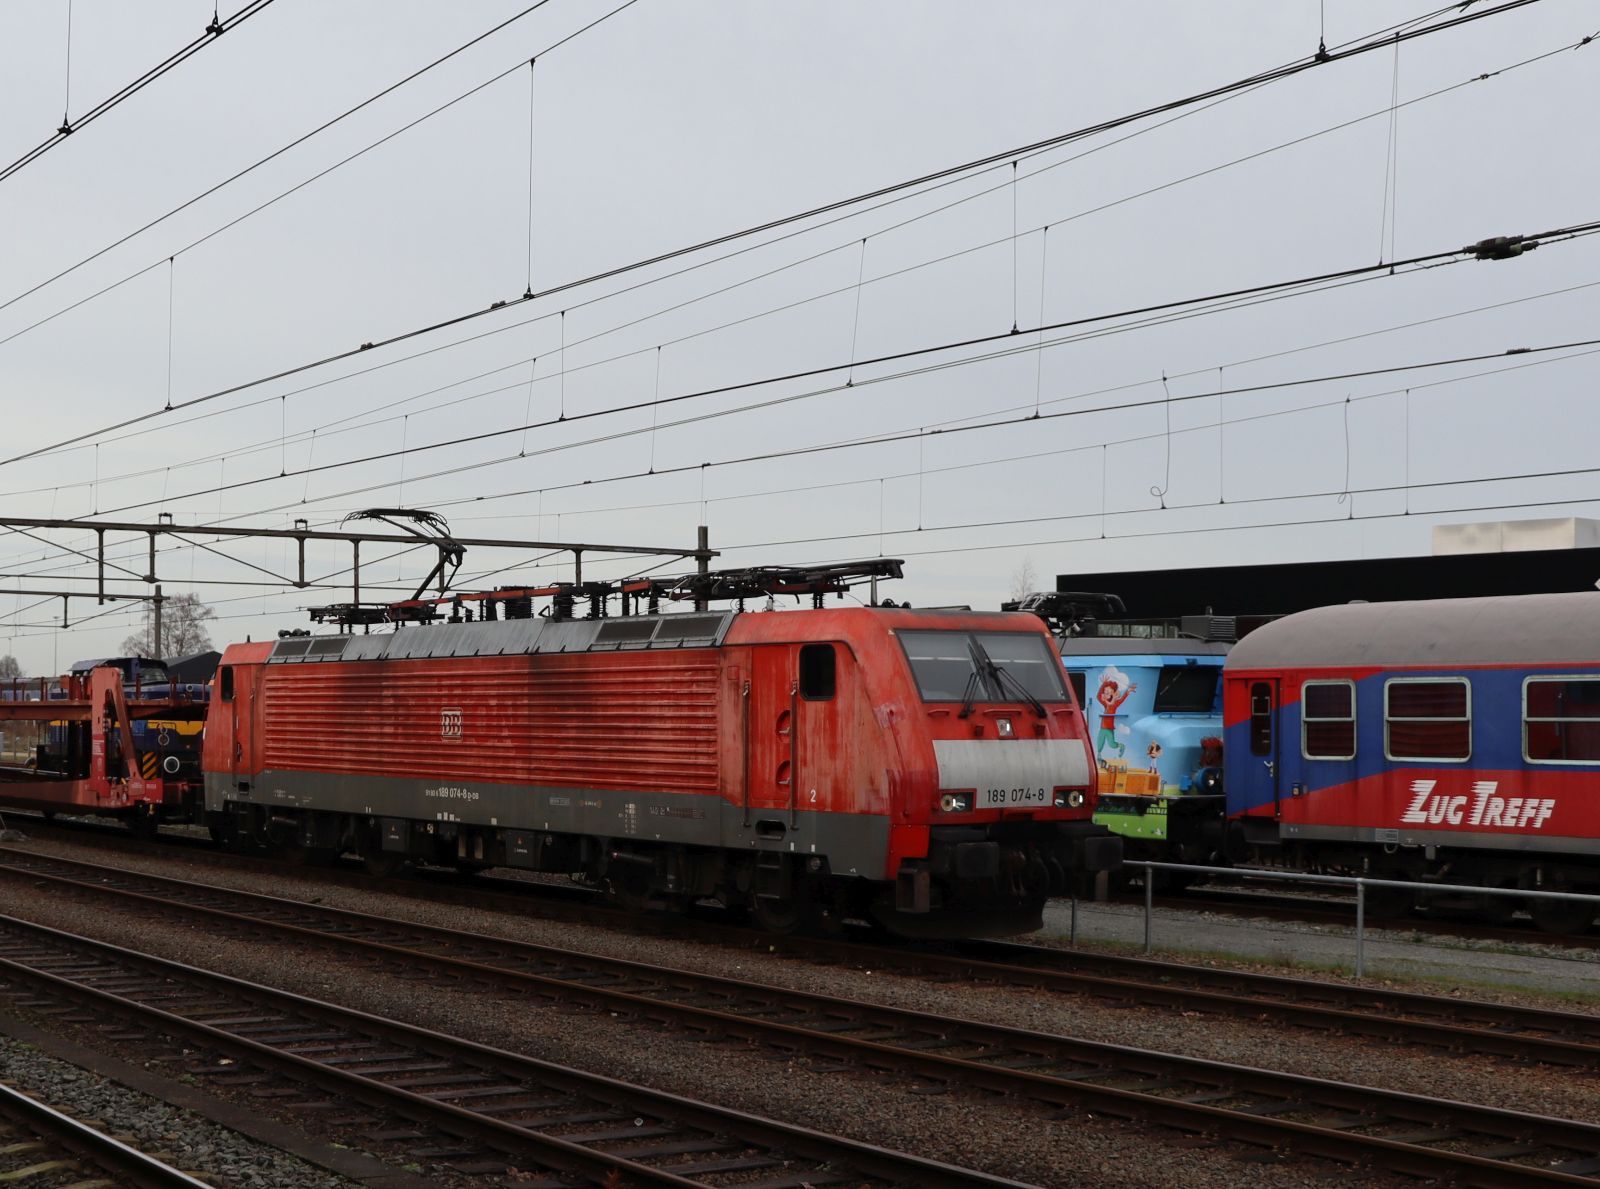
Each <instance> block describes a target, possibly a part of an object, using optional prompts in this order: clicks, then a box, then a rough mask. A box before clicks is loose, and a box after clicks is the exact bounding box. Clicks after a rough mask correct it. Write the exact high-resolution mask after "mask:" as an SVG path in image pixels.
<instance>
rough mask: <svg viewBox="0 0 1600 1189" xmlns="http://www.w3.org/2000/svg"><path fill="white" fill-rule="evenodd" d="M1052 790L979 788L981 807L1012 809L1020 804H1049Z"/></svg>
mask: <svg viewBox="0 0 1600 1189" xmlns="http://www.w3.org/2000/svg"><path fill="white" fill-rule="evenodd" d="M1049 804H1050V790H1049V789H1042V788H1014V789H979V790H978V808H979V809H1011V808H1014V807H1016V806H1019V805H1049Z"/></svg>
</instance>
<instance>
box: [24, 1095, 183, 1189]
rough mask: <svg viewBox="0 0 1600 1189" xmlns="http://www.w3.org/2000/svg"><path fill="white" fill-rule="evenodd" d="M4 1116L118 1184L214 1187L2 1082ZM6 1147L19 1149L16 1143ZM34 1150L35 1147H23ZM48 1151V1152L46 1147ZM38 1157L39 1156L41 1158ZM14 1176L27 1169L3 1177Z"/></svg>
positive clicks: (138, 1188)
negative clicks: (115, 1179)
mask: <svg viewBox="0 0 1600 1189" xmlns="http://www.w3.org/2000/svg"><path fill="white" fill-rule="evenodd" d="M0 1118H3V1119H8V1120H10V1121H11V1122H12V1123H14V1124H15V1125H17V1126H19V1127H21V1128H22V1129H23V1130H24V1131H26V1132H27V1133H28V1134H29V1135H33V1136H37V1137H38V1138H39V1139H40V1140H42V1141H44V1142H45V1143H47V1144H49V1145H50V1146H52V1147H56V1148H61V1149H64V1150H66V1151H68V1152H71V1153H73V1154H74V1156H76V1157H79V1158H81V1159H82V1160H84V1161H87V1162H88V1163H89V1164H92V1165H93V1166H94V1167H95V1168H97V1169H99V1170H101V1171H102V1172H106V1173H109V1174H111V1175H112V1176H114V1177H116V1178H117V1182H116V1183H117V1184H119V1185H129V1186H133V1187H135V1189H209V1187H208V1186H207V1184H206V1182H205V1181H199V1180H196V1179H195V1178H194V1177H191V1176H190V1175H189V1174H188V1173H185V1172H180V1171H179V1170H178V1169H175V1168H173V1167H171V1166H170V1165H167V1164H164V1163H162V1162H161V1161H160V1160H157V1159H156V1158H155V1157H154V1156H150V1155H148V1154H146V1153H144V1152H141V1151H139V1150H138V1149H137V1148H134V1147H131V1146H129V1145H128V1144H125V1143H123V1142H122V1141H121V1140H118V1139H114V1138H113V1137H111V1136H109V1135H107V1134H105V1132H103V1131H98V1130H96V1129H95V1128H93V1127H90V1126H89V1125H88V1124H86V1123H80V1122H79V1121H78V1120H77V1119H74V1118H73V1117H72V1116H71V1115H67V1114H63V1113H62V1112H61V1111H58V1110H56V1109H55V1108H54V1107H51V1106H48V1105H47V1104H45V1103H43V1102H40V1101H39V1100H38V1099H36V1098H31V1097H29V1096H28V1095H26V1094H24V1093H22V1092H21V1091H19V1090H15V1089H13V1088H12V1087H10V1086H8V1085H5V1084H4V1083H0ZM4 1150H5V1151H8V1152H9V1151H13V1150H14V1149H13V1147H12V1145H10V1144H7V1145H5V1148H4ZM18 1154H19V1155H22V1154H26V1155H29V1156H31V1155H32V1154H31V1153H20V1152H19V1153H18ZM41 1155H42V1153H41ZM36 1163H37V1162H36ZM13 1177H16V1178H18V1179H19V1180H26V1179H28V1176H27V1175H26V1170H13V1171H11V1172H9V1173H0V1182H7V1181H10V1180H11V1179H12V1178H13Z"/></svg>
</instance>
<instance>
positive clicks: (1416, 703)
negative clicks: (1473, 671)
mask: <svg viewBox="0 0 1600 1189" xmlns="http://www.w3.org/2000/svg"><path fill="white" fill-rule="evenodd" d="M1383 717H1384V723H1383V752H1384V755H1385V757H1387V758H1388V759H1391V760H1441V761H1445V762H1453V761H1456V760H1465V759H1467V758H1468V757H1470V756H1471V755H1472V687H1471V686H1470V685H1469V684H1467V679H1466V678H1465V677H1396V678H1392V679H1391V680H1389V681H1388V682H1386V683H1385V684H1384V687H1383Z"/></svg>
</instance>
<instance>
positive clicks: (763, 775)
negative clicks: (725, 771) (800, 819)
mask: <svg viewBox="0 0 1600 1189" xmlns="http://www.w3.org/2000/svg"><path fill="white" fill-rule="evenodd" d="M750 652H751V656H750V717H749V731H748V734H747V735H746V737H745V747H746V748H747V749H748V753H747V754H748V759H749V777H748V781H747V783H746V786H745V787H746V792H745V798H746V799H745V805H746V814H745V816H746V819H747V824H748V825H750V826H752V827H754V828H755V830H756V832H757V834H758V835H760V836H762V837H771V838H781V837H783V835H784V834H785V832H786V831H787V829H788V827H789V821H790V814H791V813H792V811H793V809H794V806H795V800H794V798H795V784H794V780H795V772H794V761H795V747H794V741H795V721H796V715H797V712H798V711H799V687H798V681H799V674H798V672H797V671H796V668H795V650H794V649H793V648H792V647H791V646H789V645H784V644H776V645H757V646H756V647H754V648H752V649H751V650H750Z"/></svg>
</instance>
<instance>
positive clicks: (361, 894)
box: [0, 841, 1600, 1187]
mask: <svg viewBox="0 0 1600 1189" xmlns="http://www.w3.org/2000/svg"><path fill="white" fill-rule="evenodd" d="M29 849H33V850H38V851H41V852H44V853H55V854H60V855H62V856H63V857H81V858H86V859H89V860H93V861H101V862H116V863H118V864H119V865H122V866H125V867H128V868H131V869H139V870H147V871H150V872H152V873H156V874H163V873H165V874H172V875H187V876H189V877H191V878H198V879H201V880H203V881H206V882H211V883H216V884H219V885H223V886H229V887H235V888H239V889H240V890H247V891H259V892H264V893H268V894H275V895H284V896H289V897H292V898H294V899H301V900H318V901H321V902H322V903H326V904H329V905H337V906H340V907H346V908H351V909H356V910H359V911H365V912H378V913H384V914H386V915H390V916H394V917H398V918H402V919H409V920H417V921H423V922H426V923H429V924H434V925H442V926H446V927H451V928H457V929H461V930H465V931H472V932H482V933H487V934H499V935H502V936H508V937H514V938H518V939H521V940H527V941H535V942H539V943H542V944H550V945H559V946H567V947H570V948H574V949H582V950H591V951H595V952H601V953H607V954H613V955H616V956H619V957H626V958H630V959H633V960H637V961H646V962H656V963H660V964H663V965H674V966H681V967H685V968H691V969H699V970H706V971H711V972H714V973H718V974H724V975H732V976H738V977H747V978H755V979H759V980H761V981H766V982H771V983H775V984H779V985H783V986H789V987H795V988H798V989H802V990H808V991H814V992H819V993H829V994H841V995H848V996H852V997H855V998H861V999H866V1000H871V1001H873V1002H878V1003H885V1004H890V1005H893V1006H898V1007H906V1008H912V1009H915V1010H921V1011H930V1012H936V1013H944V1014H951V1015H964V1016H970V1017H974V1018H980V1019H983V1020H986V1021H991V1022H998V1023H1005V1024H1011V1025H1015V1026H1018V1027H1025V1028H1033V1029H1038V1030H1041V1031H1048V1032H1056V1033H1062V1034H1066V1035H1072V1036H1078V1037H1083V1038H1085V1039H1091V1040H1103V1041H1108V1042H1112V1043H1120V1044H1136V1045H1140V1046H1143V1047H1148V1048H1155V1049H1163V1050H1167V1051H1173V1052H1181V1053H1186V1054H1190V1055H1194V1056H1201V1057H1208V1058H1212V1059H1216V1060H1222V1061H1233V1062H1242V1063H1246V1064H1251V1065H1256V1066H1262V1067H1266V1068H1271V1069H1277V1070H1284V1071H1287V1072H1293V1073H1303V1074H1308V1075H1313V1076H1321V1077H1336V1078H1339V1079H1341V1080H1345V1081H1352V1082H1361V1083H1365V1084H1371V1085H1381V1086H1386V1087H1389V1088H1393V1089H1399V1090H1405V1091H1410V1092H1413V1093H1417V1094H1422V1095H1427V1096H1430V1097H1446V1098H1458V1099H1464V1100H1468V1101H1473V1102H1479V1103H1483V1104H1485V1105H1493V1106H1502V1107H1507V1108H1511V1109H1519V1110H1525V1111H1532V1112H1535V1113H1540V1114H1554V1115H1565V1116H1567V1117H1571V1118H1578V1119H1585V1120H1588V1121H1596V1118H1597V1115H1600V1110H1597V1105H1596V1102H1595V1096H1594V1094H1593V1092H1592V1089H1591V1085H1592V1082H1591V1075H1587V1074H1575V1073H1572V1072H1563V1071H1559V1070H1550V1069H1541V1068H1518V1069H1516V1070H1515V1071H1514V1073H1512V1074H1511V1076H1508V1072H1510V1071H1508V1067H1507V1065H1506V1064H1505V1063H1502V1062H1496V1061H1493V1060H1489V1059H1480V1058H1460V1057H1448V1056H1444V1055H1441V1054H1438V1053H1434V1052H1431V1051H1427V1050H1419V1049H1403V1048H1397V1047H1394V1046H1388V1045H1382V1044H1378V1043H1373V1042H1367V1041H1361V1040H1358V1039H1351V1038H1341V1037H1329V1036H1323V1035H1320V1034H1315V1033H1310V1032H1306V1031H1302V1030H1296V1029H1283V1028H1275V1027H1272V1026H1269V1025H1265V1024H1260V1023H1256V1022H1253V1021H1241V1020H1232V1019H1224V1018H1220V1017H1203V1016H1195V1015H1190V1014H1188V1013H1175V1012H1170V1011H1169V1012H1157V1011H1151V1010H1142V1009H1129V1008H1125V1007H1115V1006H1109V1005H1107V1004H1104V1003H1100V1002H1096V1001H1093V1000H1089V999H1083V998H1079V997H1076V996H1070V995H1062V994H1058V993H1052V992H1045V991H1032V990H1027V989H1022V988H1018V989H1008V988H1002V987H993V986H987V985H986V986H981V987H976V986H969V985H953V984H937V983H931V982H927V981H924V980H922V979H919V978H915V977H910V976H901V975H896V974H884V973H882V972H874V971H871V970H867V969H844V968H838V967H825V966H819V965H816V964H812V963H809V962H804V961H800V960H796V959H791V958H787V957H784V956H782V955H781V954H775V953H773V954H769V953H761V952H747V951H736V950H731V949H728V948H726V947H722V946H716V945H710V944H703V943H696V942H691V941H683V940H677V939H667V938H659V937H648V936H639V935H634V934H630V933H626V932H622V931H614V930H607V929H604V928H599V927H592V926H583V925H577V924H569V923H563V922H553V921H542V920H539V919H537V918H534V917H531V916H530V917H518V916H515V915H512V914H507V913H504V912H498V911H488V910H475V909H467V908H461V907H456V906H445V905H437V904H430V903H426V902H419V901H413V900H408V899H405V898H403V897H398V896H391V895H388V894H386V893H383V892H367V891H360V890H353V889H348V888H340V887H336V886H332V885H328V884H318V883H317V882H316V880H315V877H314V876H311V877H309V878H302V877H300V876H298V875H296V874H294V873H292V872H286V873H284V874H281V875H280V874H271V875H265V874H258V873H255V872H248V871H242V870H218V869H215V868H209V867H205V868H201V869H198V870H196V869H194V865H192V864H186V863H185V862H184V861H183V860H182V858H181V857H180V856H175V857H174V858H173V859H170V860H169V859H167V858H166V857H165V856H161V857H143V856H136V855H117V856H110V857H108V856H107V854H106V852H105V851H104V849H102V848H99V847H81V846H76V845H73V844H67V843H57V842H53V841H52V842H48V843H46V842H36V843H30V844H29ZM0 911H4V912H7V913H11V914H14V915H17V916H21V917H24V918H26V919H30V920H37V921H40V922H41V923H45V924H50V925H55V926H56V927H59V928H63V929H68V930H71V931H73V932H80V933H84V934H86V935H88V936H93V937H99V938H103V939H105V940H109V941H115V942H117V943H119V944H124V945H129V946H133V947H136V948H141V949H147V950H149V951H150V952H153V953H158V954H161V955H163V956H167V957H171V958H174V959H176V960H179V961H186V962H192V963H194V964H196V965H201V966H205V967H207V968H211V969H217V970H221V971H224V972H226V973H230V974H235V975H238V976H241V977H245V978H257V979H260V980H262V981H266V982H272V983H274V984H275V985H281V986H284V987H286V988H288V989H290V990H296V991H299V992H301V993H304V994H311V995H316V996H318V997H321V998H326V999H330V1000H333V1001H335V1002H339V1003H341V1004H344V1005H348V1006H353V1007H359V1008H362V1009H364V1010H368V1011H373V1012H378V1013H381V1014H385V1015H392V1016H394V1017H396V1018H399V1019H403V1020H408V1021H410V1022H412V1023H416V1024H421V1025H425V1026H429V1027H436V1028H441V1029H444V1030H446V1031H450V1032H454V1033H457V1034H459V1035H463V1036H467V1037H470V1038H472V1039H475V1040H479V1041H482V1042H485V1043H489V1044H495V1045H499V1046H502V1047H506V1048H511V1049H514V1050H517V1051H520V1052H525V1053H528V1054H530V1055H532V1056H536V1057H541V1058H545V1059H548V1060H554V1061H558V1062H561V1063H564V1064H570V1065H574V1066H577V1067H579V1068H584V1069H590V1070H593V1071H596V1072H602V1073H607V1074H611V1075H613V1076H618V1077H622V1078H626V1079H628V1080H630V1081H637V1082H641V1083H643V1084H647V1085H651V1086H654V1087H657V1088H661V1089H665V1090H669V1091H673V1092H677V1093H684V1094H690V1095H693V1096H695V1097H700V1098H704V1099H707V1100H710V1101H713V1102H718V1103H721V1104H723V1105H727V1106H731V1107H736V1108H739V1109H743V1110H749V1111H754V1112H757V1113H761V1114H766V1115H771V1116H773V1117H776V1118H780V1119H784V1120H787V1121H790V1122H795V1123H800V1124H804V1125H807V1126H812V1127H818V1128H822V1129H825V1130H829V1131H834V1132H838V1133H841V1134H845V1135H850V1136H853V1137H855V1138H858V1139H862V1140H866V1141H868V1142H873V1143H880V1144H884V1145H886V1146H890V1147H896V1148H902V1149H906V1150H909V1151H914V1152H917V1153H918V1154H921V1155H925V1156H930V1157H933V1158H935V1159H941V1160H946V1161H950V1162H952V1163H958V1164H966V1165H971V1166H973V1167H978V1168H983V1169H985V1170H987V1171H990V1172H993V1173H997V1174H1001V1175H1005V1176H1011V1177H1015V1178H1017V1179H1020V1180H1027V1181H1034V1182H1037V1183H1041V1184H1048V1185H1070V1184H1084V1183H1087V1184H1104V1185H1113V1186H1122V1185H1126V1186H1145V1185H1149V1186H1158V1185H1170V1184H1173V1183H1174V1170H1175V1169H1177V1168H1181V1169H1182V1176H1181V1180H1182V1182H1183V1183H1184V1184H1188V1185H1203V1186H1208V1185H1237V1184H1241V1183H1249V1184H1251V1185H1257V1186H1262V1187H1269V1186H1295V1185H1321V1184H1339V1185H1356V1186H1359V1185H1381V1184H1387V1183H1388V1182H1387V1181H1386V1180H1385V1179H1383V1178H1373V1177H1371V1176H1370V1175H1366V1176H1364V1175H1361V1174H1358V1173H1356V1172H1354V1171H1351V1170H1344V1169H1340V1168H1337V1167H1334V1166H1329V1165H1295V1164H1286V1163H1271V1162H1266V1163H1261V1162H1258V1161H1257V1160H1256V1159H1254V1158H1253V1154H1252V1153H1251V1151H1250V1150H1249V1149H1247V1148H1244V1147H1243V1146H1239V1145H1218V1144H1215V1143H1212V1142H1210V1141H1204V1140H1194V1139H1189V1138H1186V1137H1184V1136H1182V1135H1180V1134H1179V1133H1176V1132H1173V1131H1170V1130H1167V1129H1163V1128H1150V1127H1146V1126H1143V1125H1141V1124H1136V1123H1127V1122H1122V1121H1117V1120H1107V1119H1103V1118H1097V1117H1095V1116H1094V1115H1093V1114H1074V1113H1071V1112H1063V1115H1064V1117H1059V1118H1051V1117H1050V1116H1049V1113H1048V1112H1047V1111H1046V1110H1045V1109H1044V1108H1042V1107H1036V1106H1034V1105H1032V1104H1028V1103H1023V1102H1017V1101H1014V1100H1010V1099H1006V1098H1002V1097H998V1096H993V1095H983V1094H981V1093H979V1092H970V1093H969V1092H962V1091H957V1092H951V1093H946V1092H943V1090H942V1088H939V1087H926V1086H916V1085H909V1084H907V1081H906V1079H905V1078H903V1077H898V1076H886V1077H871V1076H868V1075H865V1074H861V1073H854V1072H819V1071H818V1070H819V1067H817V1066H815V1065H814V1064H813V1063H812V1062H810V1061H809V1060H807V1059H805V1058H803V1057H793V1056H782V1055H778V1054H775V1053H771V1052H768V1051H765V1050H762V1049H757V1048H751V1047H747V1046H744V1045H729V1046H719V1045H713V1044H707V1043H704V1042H696V1041H693V1040H690V1039H688V1038H686V1037H683V1036H680V1035H677V1034H674V1033H671V1032H666V1031H662V1030H658V1029H655V1028H652V1027H648V1026H645V1025H641V1024H635V1023H632V1022H630V1021H627V1020H621V1019H614V1018H607V1017H606V1016H605V1015H604V1014H603V1013H597V1012H592V1011H585V1010H582V1009H578V1008H571V1007H565V1006H561V1005H548V1004H544V1003H542V1002H540V1001H535V1000H518V999H516V998H514V997H512V996H498V995H491V994H486V993H483V992H441V991H439V990H437V989H435V988H428V987H418V986H415V985H411V984H409V983H408V982H407V981H406V980H403V979H399V978H395V977H393V976H390V975H388V974H384V973H374V972H373V971H372V970H370V969H369V968H360V969H358V968H356V967H355V966H353V965H351V964H349V963H346V962H342V961H339V960H337V959H334V958H330V957H327V956H324V955H323V954H322V953H321V952H308V953H302V954H300V955H298V956H297V959H296V961H295V963H294V964H293V965H292V966H286V964H285V963H284V962H283V960H282V951H281V950H280V949H278V948H276V947H273V946H271V945H270V944H264V943H251V944H237V943H228V944H227V945H226V946H225V947H224V946H219V945H218V944H217V943H216V942H215V941H214V940H213V939H212V938H210V937H209V936H208V935H207V934H206V932H205V930H204V929H203V928H202V927H201V926H199V925H194V926H187V925H179V924H172V923H161V922H154V921H149V920H147V919H144V918H142V917H141V916H140V915H139V914H138V913H137V912H136V911H129V912H126V913H122V912H108V911H106V909H105V908H104V907H103V906H102V905H99V904H96V905H93V906H90V905H87V904H75V903H72V902H70V901H66V900H45V899H43V898H41V897H40V895H39V894H38V893H37V892H36V891H35V890H33V889H30V888H29V887H28V885H27V884H26V883H24V882H19V881H12V880H5V881H3V882H0ZM530 911H536V909H530ZM1257 1155H1259V1154H1257Z"/></svg>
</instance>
